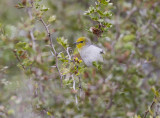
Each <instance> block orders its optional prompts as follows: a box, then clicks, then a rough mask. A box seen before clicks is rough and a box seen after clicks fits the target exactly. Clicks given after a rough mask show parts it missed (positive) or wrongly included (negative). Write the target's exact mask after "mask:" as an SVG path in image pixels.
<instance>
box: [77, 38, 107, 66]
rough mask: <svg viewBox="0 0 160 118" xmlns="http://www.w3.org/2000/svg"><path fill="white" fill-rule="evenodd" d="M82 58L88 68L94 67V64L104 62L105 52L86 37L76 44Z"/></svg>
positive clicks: (79, 39)
mask: <svg viewBox="0 0 160 118" xmlns="http://www.w3.org/2000/svg"><path fill="white" fill-rule="evenodd" d="M75 44H76V47H77V48H78V51H79V53H80V56H81V58H82V60H83V61H84V63H85V64H86V65H87V66H93V62H103V56H102V54H104V51H103V50H102V49H101V48H99V47H97V46H95V45H93V44H92V43H91V42H90V40H89V39H88V38H86V37H80V38H78V39H77V41H76V42H75Z"/></svg>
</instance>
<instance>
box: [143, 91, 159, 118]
mask: <svg viewBox="0 0 160 118" xmlns="http://www.w3.org/2000/svg"><path fill="white" fill-rule="evenodd" d="M158 92H160V89H159V90H158ZM154 99H156V96H154ZM155 103H156V102H155V101H154V100H153V101H152V103H151V105H150V109H152V108H153V106H154V104H155ZM148 112H149V109H148V110H147V111H146V112H145V114H144V116H143V118H146V117H147V114H148Z"/></svg>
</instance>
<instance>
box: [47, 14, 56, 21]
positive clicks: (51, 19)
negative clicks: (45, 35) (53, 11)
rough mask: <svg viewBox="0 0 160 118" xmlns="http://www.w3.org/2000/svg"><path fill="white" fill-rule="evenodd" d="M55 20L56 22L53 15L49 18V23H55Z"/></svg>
mask: <svg viewBox="0 0 160 118" xmlns="http://www.w3.org/2000/svg"><path fill="white" fill-rule="evenodd" d="M55 20H56V16H55V15H53V16H50V17H49V19H48V22H54V21H55Z"/></svg>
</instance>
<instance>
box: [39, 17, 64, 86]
mask: <svg viewBox="0 0 160 118" xmlns="http://www.w3.org/2000/svg"><path fill="white" fill-rule="evenodd" d="M40 21H41V22H42V24H43V26H44V28H45V29H46V32H47V35H48V38H49V41H50V47H51V50H52V52H53V53H54V56H55V59H56V65H55V66H56V68H57V70H58V73H59V77H60V79H61V87H63V83H62V77H63V75H62V74H61V72H60V70H59V67H58V57H57V52H56V50H55V48H54V46H53V41H52V37H51V33H50V31H49V29H48V27H47V24H46V23H45V22H44V20H43V19H42V17H40Z"/></svg>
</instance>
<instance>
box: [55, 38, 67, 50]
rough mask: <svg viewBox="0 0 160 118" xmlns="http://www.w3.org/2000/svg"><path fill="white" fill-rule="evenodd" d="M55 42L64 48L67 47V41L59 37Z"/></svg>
mask: <svg viewBox="0 0 160 118" xmlns="http://www.w3.org/2000/svg"><path fill="white" fill-rule="evenodd" d="M57 42H58V43H59V44H60V45H62V46H63V47H64V48H67V47H68V42H67V39H65V38H64V37H59V38H57Z"/></svg>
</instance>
